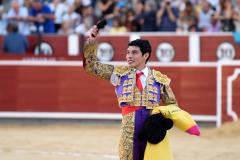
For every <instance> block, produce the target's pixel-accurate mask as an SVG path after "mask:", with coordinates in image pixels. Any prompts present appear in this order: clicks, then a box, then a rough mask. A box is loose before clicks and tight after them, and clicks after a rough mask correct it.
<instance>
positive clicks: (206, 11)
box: [198, 0, 214, 32]
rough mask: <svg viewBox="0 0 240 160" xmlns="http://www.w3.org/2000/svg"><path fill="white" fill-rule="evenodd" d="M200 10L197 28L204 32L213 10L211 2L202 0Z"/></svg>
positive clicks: (207, 28)
mask: <svg viewBox="0 0 240 160" xmlns="http://www.w3.org/2000/svg"><path fill="white" fill-rule="evenodd" d="M201 5H202V10H201V11H200V13H199V21H198V28H199V30H200V31H203V32H206V31H208V30H209V28H210V26H211V18H212V15H213V14H214V11H213V10H212V8H211V4H210V3H209V2H208V1H207V0H203V1H202V3H201Z"/></svg>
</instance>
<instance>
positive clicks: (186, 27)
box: [178, 1, 198, 32]
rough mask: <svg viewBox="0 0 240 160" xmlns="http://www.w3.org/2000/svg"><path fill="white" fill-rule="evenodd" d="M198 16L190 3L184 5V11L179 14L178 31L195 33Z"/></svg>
mask: <svg viewBox="0 0 240 160" xmlns="http://www.w3.org/2000/svg"><path fill="white" fill-rule="evenodd" d="M197 24H198V14H197V12H196V10H195V8H194V6H193V4H192V3H191V2H190V1H187V2H186V3H185V9H184V10H183V11H182V12H181V13H180V17H179V24H178V30H179V31H182V32H188V31H196V30H197Z"/></svg>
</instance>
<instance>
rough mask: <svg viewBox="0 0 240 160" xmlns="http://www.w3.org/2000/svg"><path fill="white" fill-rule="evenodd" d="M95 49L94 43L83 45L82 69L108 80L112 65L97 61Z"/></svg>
mask: <svg viewBox="0 0 240 160" xmlns="http://www.w3.org/2000/svg"><path fill="white" fill-rule="evenodd" d="M96 50H97V44H95V43H94V44H85V45H84V51H83V54H84V55H83V56H84V59H83V60H84V69H85V71H86V72H87V73H89V74H91V75H93V76H96V77H100V78H102V79H106V80H110V78H111V75H112V72H113V68H114V66H113V65H108V64H102V63H100V62H98V61H97V55H96V54H97V53H96Z"/></svg>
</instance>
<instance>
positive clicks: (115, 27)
mask: <svg viewBox="0 0 240 160" xmlns="http://www.w3.org/2000/svg"><path fill="white" fill-rule="evenodd" d="M112 23H113V24H112V27H111V28H110V31H109V32H110V33H113V34H115V33H116V34H117V33H126V32H127V28H126V27H125V26H124V24H123V22H122V21H121V19H120V17H114V18H113V22H112Z"/></svg>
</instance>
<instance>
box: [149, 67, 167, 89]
mask: <svg viewBox="0 0 240 160" xmlns="http://www.w3.org/2000/svg"><path fill="white" fill-rule="evenodd" d="M152 74H153V77H154V79H155V80H156V81H157V82H159V83H162V84H164V85H169V84H170V82H171V79H169V78H168V77H167V76H166V75H165V74H162V73H161V72H159V71H156V70H154V69H153V70H152Z"/></svg>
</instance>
